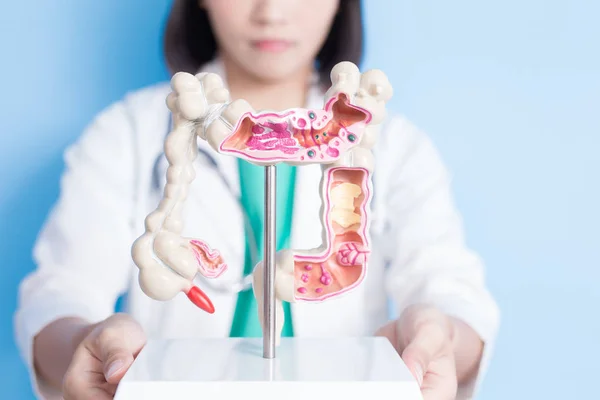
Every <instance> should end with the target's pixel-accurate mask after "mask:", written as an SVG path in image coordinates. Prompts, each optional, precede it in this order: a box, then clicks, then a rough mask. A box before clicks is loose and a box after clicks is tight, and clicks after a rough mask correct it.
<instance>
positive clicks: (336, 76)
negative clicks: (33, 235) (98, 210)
mask: <svg viewBox="0 0 600 400" xmlns="http://www.w3.org/2000/svg"><path fill="white" fill-rule="evenodd" d="M331 81H332V86H331V87H330V88H329V90H328V91H327V92H326V94H325V103H324V107H323V109H320V110H313V109H300V108H298V109H291V110H287V111H283V112H255V111H254V110H253V109H252V107H251V106H250V105H249V104H248V103H247V102H246V101H244V100H235V101H230V98H229V92H228V90H227V89H226V88H225V86H224V84H223V81H222V79H221V78H220V77H219V76H218V75H216V74H210V73H208V74H207V73H200V74H198V75H192V74H188V73H181V72H180V73H177V74H175V75H174V76H173V78H172V80H171V87H172V89H173V90H172V92H171V93H170V94H169V96H168V97H167V106H168V107H169V110H170V111H171V113H172V115H173V129H172V131H171V132H170V133H169V135H168V136H167V138H166V141H165V155H166V158H167V160H168V162H169V167H168V170H167V183H166V186H165V190H164V196H163V198H162V200H161V202H160V203H159V205H158V207H157V208H156V210H154V211H153V212H152V213H150V214H149V215H148V216H147V217H146V220H145V233H144V234H143V235H142V236H140V237H139V238H138V239H137V240H136V241H135V242H134V244H133V246H132V257H133V261H134V263H135V264H136V265H137V267H138V268H139V270H140V271H139V272H140V273H139V284H140V286H141V288H142V290H143V291H144V293H145V294H146V295H147V296H149V297H151V298H153V299H156V300H161V301H167V300H170V299H172V298H173V297H175V296H176V295H177V294H178V293H180V292H183V293H185V294H186V295H187V296H188V298H189V299H190V300H191V301H192V302H193V303H194V304H195V305H197V306H198V307H200V308H201V309H203V310H205V311H207V312H209V313H213V312H214V311H215V310H214V306H213V305H212V302H211V301H210V299H209V298H208V296H207V295H206V294H205V293H204V292H203V291H202V290H201V289H200V288H198V287H197V286H195V285H194V283H193V280H194V278H195V277H196V275H197V274H198V273H200V274H202V275H203V276H205V277H207V278H217V277H218V276H219V275H221V274H222V273H223V272H224V271H225V270H226V268H227V264H226V262H225V260H223V258H222V256H221V255H220V253H219V251H218V250H216V249H213V248H211V246H210V245H209V244H207V243H205V242H203V241H202V240H200V239H193V238H187V237H182V234H181V232H182V228H183V220H182V207H183V205H184V202H185V200H186V197H187V195H188V188H189V185H190V184H191V183H192V182H193V180H194V179H195V171H194V168H193V161H194V159H195V158H196V156H197V152H198V147H197V143H196V141H197V138H198V137H199V138H200V139H201V140H206V141H207V142H208V143H209V144H210V146H211V147H212V148H213V149H214V150H215V151H216V152H218V153H220V154H223V155H231V156H235V157H240V158H242V159H245V160H247V161H248V162H251V163H253V164H256V165H261V166H266V165H274V164H277V163H287V164H290V165H296V166H302V165H307V164H320V165H321V169H322V178H321V184H320V191H321V199H322V206H321V221H322V226H323V230H322V232H323V238H322V244H321V246H320V247H318V248H314V249H286V250H282V251H279V252H278V253H277V255H276V260H275V261H276V275H275V277H276V278H275V296H276V308H277V310H276V324H277V326H276V332H277V342H278V341H279V340H278V339H279V334H280V332H281V328H282V326H283V323H284V314H283V307H282V302H283V301H287V302H320V301H325V300H327V299H330V298H333V297H335V296H338V295H341V294H342V293H345V292H348V291H350V290H352V289H354V288H356V287H357V286H358V285H359V284H360V283H361V282H362V281H363V279H364V277H365V274H366V269H367V263H368V259H369V253H370V244H369V233H368V232H369V221H370V218H369V211H370V200H371V197H372V180H371V175H372V173H373V168H374V160H373V153H372V151H371V149H372V147H373V145H374V144H375V141H376V139H377V132H378V126H377V125H378V124H379V123H381V121H382V120H383V118H384V117H385V113H386V103H387V102H388V101H389V99H390V98H391V96H392V87H391V85H390V83H389V81H388V79H387V77H386V76H385V74H384V73H383V72H382V71H380V70H369V71H366V72H364V73H362V74H361V72H360V71H359V69H358V68H357V67H356V65H354V64H352V63H350V62H341V63H339V64H337V65H336V66H335V67H334V68H333V69H332V71H331ZM263 268H264V265H263V262H262V261H261V262H259V263H258V264H257V265H256V267H255V268H254V272H253V290H254V295H255V297H256V299H257V302H258V310H259V314H260V315H259V318H260V320H261V321H263V318H262V313H263V291H264V286H263V279H264V278H263Z"/></svg>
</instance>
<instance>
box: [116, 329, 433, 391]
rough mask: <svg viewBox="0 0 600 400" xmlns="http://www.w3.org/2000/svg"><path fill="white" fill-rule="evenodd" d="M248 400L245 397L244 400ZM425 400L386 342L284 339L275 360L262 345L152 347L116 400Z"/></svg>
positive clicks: (224, 342) (208, 342)
mask: <svg viewBox="0 0 600 400" xmlns="http://www.w3.org/2000/svg"><path fill="white" fill-rule="evenodd" d="M248 396H250V397H248ZM346 396H348V397H349V398H352V399H361V398H362V399H368V398H374V399H403V400H417V399H419V400H420V399H422V397H421V394H420V390H419V387H418V385H417V382H416V380H415V379H414V378H413V376H412V375H411V373H410V372H409V370H408V368H407V367H406V366H405V365H404V363H403V362H402V359H401V358H400V357H399V356H398V353H397V352H396V351H395V350H394V348H393V347H392V345H391V344H390V343H389V341H388V340H387V339H385V338H379V337H368V338H333V339H312V338H282V339H281V344H280V346H279V347H277V350H276V357H275V358H274V359H265V358H263V357H262V339H238V338H230V339H185V340H181V339H179V340H158V341H149V342H148V343H147V344H146V346H145V347H144V349H143V350H142V351H141V353H140V354H139V356H138V357H137V359H136V361H135V362H134V363H133V365H132V367H131V368H130V369H129V371H128V372H127V374H126V375H125V377H124V378H123V380H122V381H121V383H120V384H119V387H118V390H117V393H116V395H115V400H138V399H144V400H158V399H161V400H163V399H169V400H171V399H176V400H187V399H211V400H219V399H239V398H245V399H247V398H256V399H261V400H296V399H298V400H306V399H313V398H320V399H327V398H331V399H333V398H342V399H344V398H346Z"/></svg>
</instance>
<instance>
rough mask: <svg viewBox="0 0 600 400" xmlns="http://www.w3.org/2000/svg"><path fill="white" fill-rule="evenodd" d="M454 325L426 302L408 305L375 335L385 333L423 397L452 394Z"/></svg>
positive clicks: (433, 399) (441, 399)
mask: <svg viewBox="0 0 600 400" xmlns="http://www.w3.org/2000/svg"><path fill="white" fill-rule="evenodd" d="M455 330H456V328H455V325H454V323H453V321H452V319H450V318H449V317H448V316H446V315H444V314H443V313H442V312H440V311H439V310H437V309H436V308H433V307H429V306H411V307H409V308H407V309H406V310H405V311H404V312H403V314H402V316H401V317H400V319H398V320H396V321H393V322H390V323H389V324H387V325H385V326H384V327H383V328H381V329H380V330H379V331H377V333H376V335H377V336H385V337H387V338H388V339H389V340H390V342H391V343H392V345H393V346H394V348H395V349H396V350H397V351H398V353H399V354H400V356H401V357H402V359H403V361H404V363H405V364H406V366H407V367H408V369H409V370H410V371H411V372H412V374H413V375H414V377H415V379H416V380H417V382H418V383H419V386H420V387H421V393H422V394H423V398H424V400H450V399H454V398H455V397H456V391H457V386H458V383H457V373H456V363H455V358H454V350H455V346H454V337H455Z"/></svg>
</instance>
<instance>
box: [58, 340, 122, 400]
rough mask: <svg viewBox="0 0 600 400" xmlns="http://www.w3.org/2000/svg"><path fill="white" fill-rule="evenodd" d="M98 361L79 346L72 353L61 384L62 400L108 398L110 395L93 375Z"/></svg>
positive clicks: (108, 399) (101, 399)
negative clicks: (71, 358)
mask: <svg viewBox="0 0 600 400" xmlns="http://www.w3.org/2000/svg"><path fill="white" fill-rule="evenodd" d="M96 364H99V361H98V360H97V359H96V358H95V357H94V356H92V355H91V354H90V353H89V351H88V350H87V349H86V348H85V347H83V346H81V347H79V348H78V349H77V350H76V351H75V354H74V355H73V360H72V362H71V364H70V366H69V368H68V370H67V372H66V373H65V376H64V379H63V384H62V395H63V399H64V400H92V399H98V400H110V399H112V397H111V396H110V394H109V393H108V392H106V391H105V390H103V389H102V388H101V387H100V386H99V382H98V379H97V378H96V377H95V376H94V375H95V374H96V373H95V372H94V370H95V369H97V368H98V367H97V366H96Z"/></svg>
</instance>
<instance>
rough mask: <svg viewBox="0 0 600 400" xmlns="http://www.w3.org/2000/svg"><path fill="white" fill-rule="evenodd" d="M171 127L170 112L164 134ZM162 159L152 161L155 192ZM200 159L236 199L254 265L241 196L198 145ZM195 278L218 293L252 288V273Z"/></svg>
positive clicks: (252, 243)
mask: <svg viewBox="0 0 600 400" xmlns="http://www.w3.org/2000/svg"><path fill="white" fill-rule="evenodd" d="M171 128H172V116H171V114H169V122H168V125H167V132H166V135H168V134H169V133H170V132H171ZM166 135H165V137H166ZM163 160H164V152H161V153H160V154H159V155H158V156H157V157H156V160H155V161H154V165H153V167H152V182H151V189H152V190H154V191H156V192H157V193H158V192H159V191H160V190H161V175H160V173H161V169H160V165H161V162H163ZM200 160H202V161H204V163H205V165H208V166H210V167H211V168H213V169H214V171H216V173H217V176H218V177H219V179H220V180H221V182H222V183H223V185H224V186H225V187H226V188H227V190H228V191H229V193H230V194H231V195H232V196H233V197H234V198H235V199H236V202H237V204H238V206H239V208H240V211H241V213H242V216H243V218H244V232H245V234H246V238H247V240H248V244H249V248H250V259H251V260H252V265H256V263H257V262H258V245H257V243H256V236H255V234H254V231H253V230H252V226H251V225H250V218H249V217H248V213H247V212H246V210H245V209H244V206H243V205H242V199H241V197H240V196H239V195H236V194H235V192H234V190H233V188H232V187H231V184H230V183H229V181H228V180H227V178H226V177H225V175H224V174H223V172H222V171H221V169H220V168H219V164H218V163H217V160H216V159H215V158H214V157H213V156H212V155H211V154H210V153H209V152H208V151H206V150H205V149H203V148H200V147H199V148H198V156H197V157H196V160H195V162H196V163H197V162H198V161H200ZM196 280H200V282H201V284H202V285H203V286H208V287H209V288H210V289H212V290H213V291H215V292H218V293H229V294H232V293H233V294H235V293H240V292H245V291H246V290H249V289H251V288H252V274H248V275H244V276H242V277H241V278H240V279H239V280H238V281H237V282H236V281H234V282H226V283H219V279H205V278H203V277H197V278H196Z"/></svg>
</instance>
